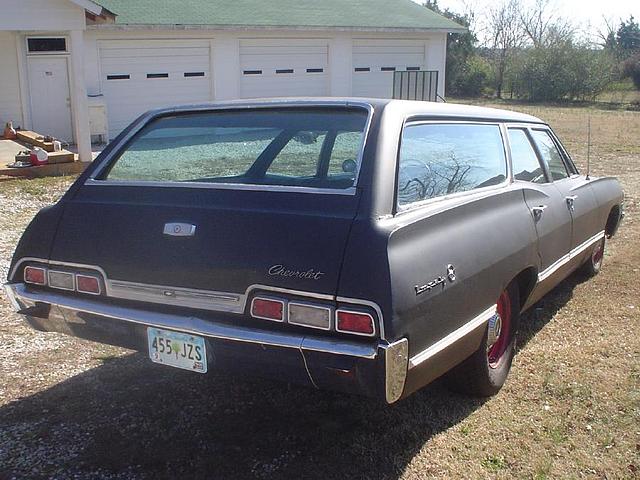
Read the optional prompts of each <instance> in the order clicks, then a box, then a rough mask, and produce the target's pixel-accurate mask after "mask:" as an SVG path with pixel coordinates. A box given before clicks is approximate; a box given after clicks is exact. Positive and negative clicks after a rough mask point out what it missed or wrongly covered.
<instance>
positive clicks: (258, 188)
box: [84, 178, 356, 195]
mask: <svg viewBox="0 0 640 480" xmlns="http://www.w3.org/2000/svg"><path fill="white" fill-rule="evenodd" d="M84 184H85V185H89V186H91V185H93V186H98V187H154V188H205V189H207V188H208V189H212V190H246V191H252V192H288V193H313V194H316V195H318V194H320V195H355V194H356V187H349V188H341V189H337V188H335V189H332V188H317V187H296V186H286V185H253V184H251V185H247V184H245V183H215V184H214V183H208V182H158V181H152V182H138V181H124V180H94V179H92V178H89V179H87V180H86V181H85V182H84Z"/></svg>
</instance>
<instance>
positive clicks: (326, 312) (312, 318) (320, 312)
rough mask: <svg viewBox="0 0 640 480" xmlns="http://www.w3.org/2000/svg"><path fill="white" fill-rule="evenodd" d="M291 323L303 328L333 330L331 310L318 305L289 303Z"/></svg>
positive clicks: (289, 319)
mask: <svg viewBox="0 0 640 480" xmlns="http://www.w3.org/2000/svg"><path fill="white" fill-rule="evenodd" d="M288 309H289V318H288V321H289V323H292V324H294V325H301V326H303V327H311V328H320V329H322V330H330V329H331V309H330V308H329V307H321V306H316V305H306V304H302V303H295V302H289V304H288Z"/></svg>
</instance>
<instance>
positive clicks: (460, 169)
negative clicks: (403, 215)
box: [397, 124, 507, 205]
mask: <svg viewBox="0 0 640 480" xmlns="http://www.w3.org/2000/svg"><path fill="white" fill-rule="evenodd" d="M506 175H507V165H506V160H505V154H504V147H503V143H502V136H501V134H500V128H499V127H498V126H497V125H483V124H477V125H476V124H474V125H471V124H467V125H465V124H422V125H409V126H407V127H406V128H405V129H404V132H403V134H402V144H401V147H400V157H399V166H398V184H397V191H398V203H399V205H408V204H411V203H413V202H419V201H422V200H427V199H430V198H435V197H440V196H443V195H450V194H453V193H459V192H465V191H469V190H473V189H476V188H482V187H488V186H491V185H498V184H500V183H502V182H504V181H505V179H506Z"/></svg>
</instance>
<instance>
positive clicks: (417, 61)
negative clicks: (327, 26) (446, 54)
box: [353, 39, 426, 98]
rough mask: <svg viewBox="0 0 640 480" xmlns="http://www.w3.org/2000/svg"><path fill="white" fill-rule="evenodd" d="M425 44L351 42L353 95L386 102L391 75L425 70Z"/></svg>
mask: <svg viewBox="0 0 640 480" xmlns="http://www.w3.org/2000/svg"><path fill="white" fill-rule="evenodd" d="M425 47H426V42H425V41H415V40H413V41H412V40H381V39H362V40H355V41H354V45H353V95H355V96H359V97H382V98H390V97H391V96H392V94H393V72H395V71H419V70H425V69H426V49H425Z"/></svg>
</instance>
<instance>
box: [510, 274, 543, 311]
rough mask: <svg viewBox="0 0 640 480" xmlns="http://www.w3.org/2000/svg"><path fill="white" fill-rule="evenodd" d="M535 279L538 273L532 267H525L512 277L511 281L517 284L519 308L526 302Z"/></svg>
mask: <svg viewBox="0 0 640 480" xmlns="http://www.w3.org/2000/svg"><path fill="white" fill-rule="evenodd" d="M537 279H538V273H537V271H536V269H535V268H533V267H528V268H525V269H524V270H522V271H521V272H520V273H519V274H518V275H516V276H515V278H514V279H513V283H515V284H516V285H518V293H519V294H520V295H519V297H520V308H521V309H522V307H523V306H524V305H525V304H526V303H527V300H528V298H529V295H531V292H532V291H533V287H535V286H536V280H537Z"/></svg>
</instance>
